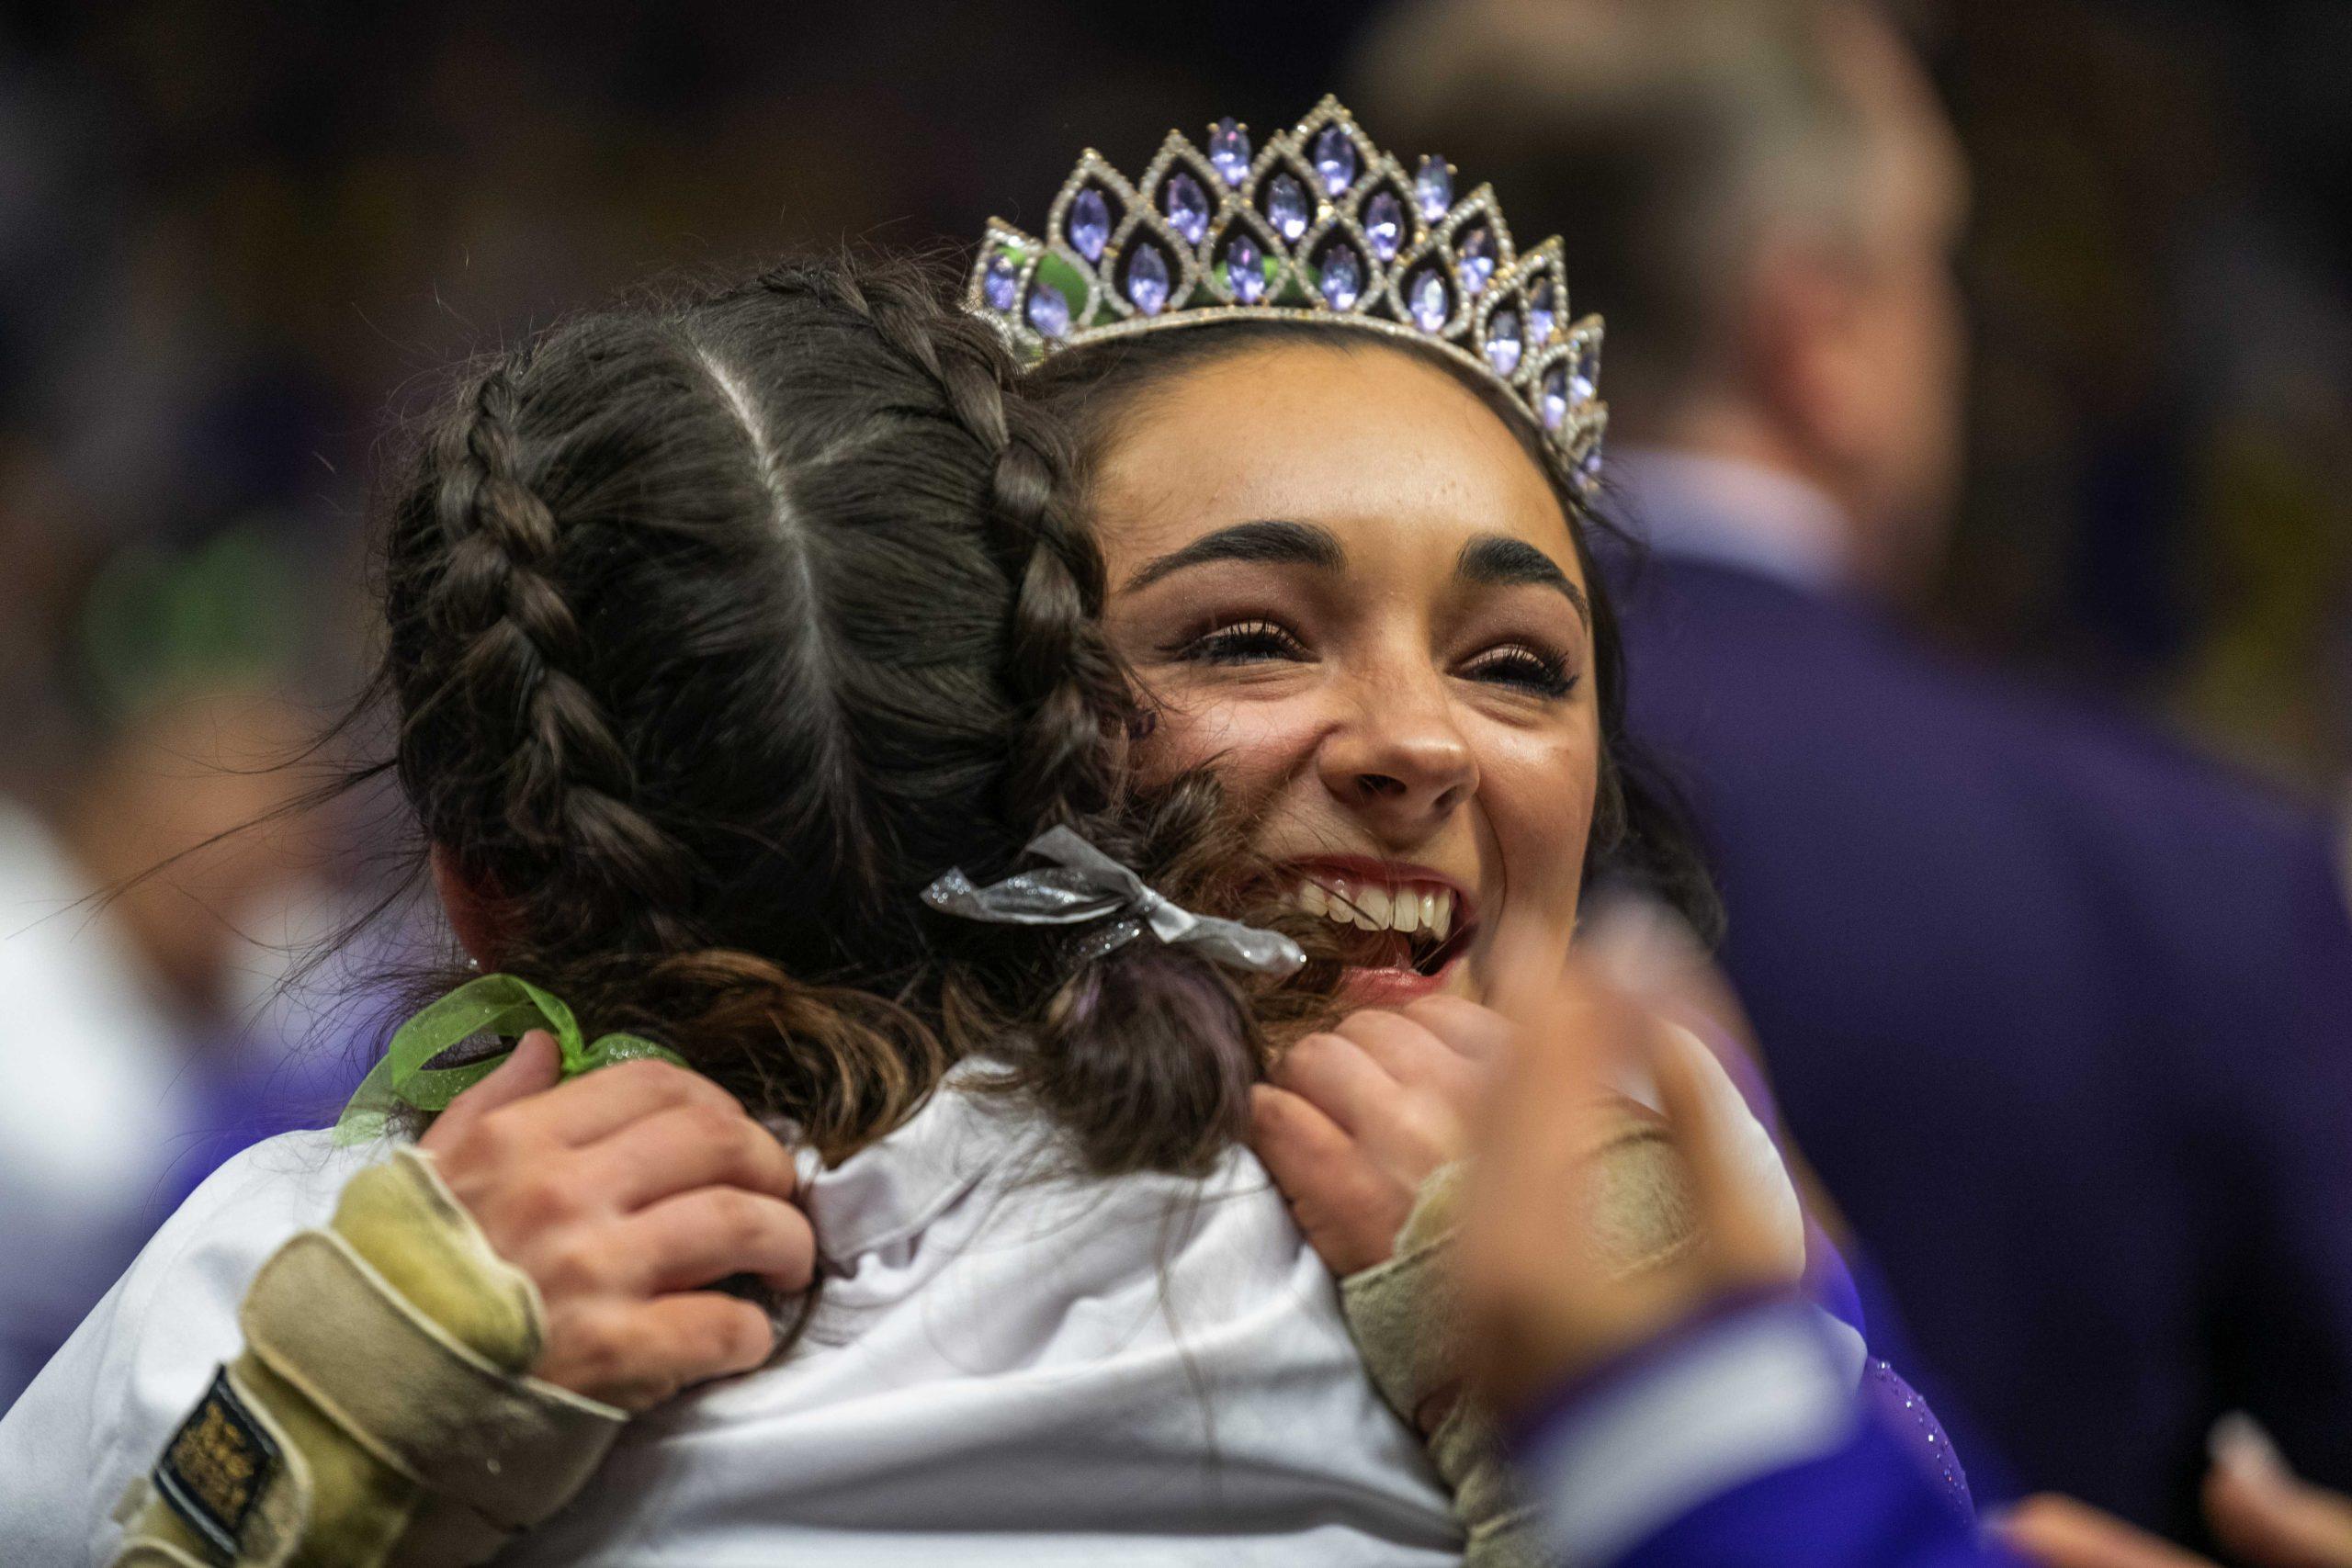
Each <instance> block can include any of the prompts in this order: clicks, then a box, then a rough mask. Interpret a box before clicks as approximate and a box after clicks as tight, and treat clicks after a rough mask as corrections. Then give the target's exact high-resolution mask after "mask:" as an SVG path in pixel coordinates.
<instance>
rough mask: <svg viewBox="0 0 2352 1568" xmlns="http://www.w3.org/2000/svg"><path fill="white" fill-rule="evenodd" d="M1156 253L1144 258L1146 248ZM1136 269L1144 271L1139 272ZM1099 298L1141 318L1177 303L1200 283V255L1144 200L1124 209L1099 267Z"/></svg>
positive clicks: (1172, 307)
mask: <svg viewBox="0 0 2352 1568" xmlns="http://www.w3.org/2000/svg"><path fill="white" fill-rule="evenodd" d="M1147 246H1148V247H1149V253H1148V254H1150V255H1151V256H1153V257H1154V258H1156V259H1155V260H1153V261H1150V262H1147V261H1146V259H1145V256H1146V254H1147V253H1146V252H1145V250H1144V247H1147ZM1138 268H1144V269H1146V270H1143V271H1138ZM1100 273H1101V276H1102V279H1103V299H1104V300H1105V301H1106V302H1107V303H1108V304H1109V305H1110V307H1111V309H1112V310H1114V311H1116V312H1117V313H1118V314H1119V315H1120V316H1122V317H1135V318H1141V319H1144V320H1149V319H1151V318H1154V317H1157V316H1161V315H1165V314H1166V313H1167V312H1168V311H1170V310H1175V309H1178V308H1180V307H1181V306H1182V304H1183V302H1184V301H1185V300H1186V299H1190V298H1191V297H1192V294H1193V289H1194V288H1197V287H1198V286H1199V284H1200V278H1201V265H1200V258H1199V257H1198V256H1196V255H1195V254H1193V247H1192V246H1191V245H1189V244H1186V243H1184V241H1183V239H1182V236H1180V235H1178V234H1177V233H1176V232H1175V231H1173V230H1172V229H1170V227H1169V224H1168V221H1167V220H1166V219H1164V218H1162V217H1161V216H1160V215H1159V213H1158V212H1156V211H1154V210H1153V209H1152V208H1151V207H1150V205H1149V204H1148V203H1147V202H1138V203H1136V205H1135V206H1134V207H1131V208H1129V209H1127V217H1126V220H1125V222H1123V223H1121V224H1120V225H1119V229H1118V231H1117V232H1116V233H1115V234H1114V235H1112V237H1111V245H1110V249H1109V250H1108V251H1107V252H1106V253H1105V254H1104V256H1103V266H1102V267H1101V269H1100Z"/></svg>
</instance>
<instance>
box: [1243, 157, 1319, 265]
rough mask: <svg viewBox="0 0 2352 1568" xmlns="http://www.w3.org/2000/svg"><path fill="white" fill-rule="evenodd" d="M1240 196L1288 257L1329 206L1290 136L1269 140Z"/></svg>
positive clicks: (1311, 170)
mask: <svg viewBox="0 0 2352 1568" xmlns="http://www.w3.org/2000/svg"><path fill="white" fill-rule="evenodd" d="M1239 195H1240V198H1241V205H1243V206H1246V207H1247V208H1249V209H1250V211H1252V212H1254V213H1256V214H1257V215H1258V217H1259V218H1261V219H1262V220H1264V221H1265V224H1266V227H1267V229H1268V230H1269V231H1272V234H1273V236H1274V238H1275V239H1276V240H1277V241H1279V242H1280V243H1281V245H1282V248H1283V251H1284V252H1286V253H1287V252H1290V251H1292V250H1294V249H1295V247H1296V246H1297V244H1298V242H1299V241H1301V240H1302V239H1304V238H1306V231H1308V230H1309V229H1312V228H1313V227H1315V225H1316V224H1317V222H1318V221H1320V220H1321V219H1322V217H1323V213H1324V209H1325V208H1327V207H1328V206H1329V203H1328V202H1325V201H1324V200H1323V199H1322V198H1321V196H1320V194H1319V191H1318V187H1317V185H1316V180H1315V171H1314V169H1313V168H1312V167H1310V166H1309V165H1308V164H1307V162H1306V159H1305V158H1303V157H1301V156H1300V155H1299V152H1298V149H1297V148H1296V147H1295V146H1293V145H1292V144H1291V141H1290V139H1289V136H1288V133H1287V132H1285V133H1283V134H1282V135H1278V136H1271V137H1268V138H1267V139H1266V145H1265V148H1264V150H1263V151H1261V152H1260V153H1259V154H1258V161H1257V163H1256V164H1253V165H1252V166H1251V168H1250V178H1249V180H1248V181H1247V182H1246V183H1244V184H1243V186H1242V187H1241V190H1240V192H1239Z"/></svg>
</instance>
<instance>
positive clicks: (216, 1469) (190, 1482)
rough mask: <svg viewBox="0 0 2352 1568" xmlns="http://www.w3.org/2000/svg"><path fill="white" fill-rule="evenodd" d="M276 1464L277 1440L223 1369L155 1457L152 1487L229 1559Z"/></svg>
mask: <svg viewBox="0 0 2352 1568" xmlns="http://www.w3.org/2000/svg"><path fill="white" fill-rule="evenodd" d="M277 1464H278V1454H277V1443H276V1442H274V1441H272V1440H271V1438H270V1436H269V1434H268V1433H267V1432H266V1431H264V1430H263V1429H262V1426H261V1423H260V1422H259V1421H256V1420H255V1419H254V1415H253V1412H252V1411H250V1410H248V1409H246V1408H245V1403H244V1401H243V1400H242V1399H239V1398H238V1397H237V1391H236V1390H235V1389H234V1388H232V1387H231V1386H230V1384H229V1370H228V1369H227V1368H226V1367H223V1368H221V1369H220V1371H216V1372H214V1373H213V1374H212V1386H211V1387H210V1388H209V1389H207V1390H206V1391H205V1394H204V1398H203V1399H202V1400H201V1401H199V1402H198V1404H197V1407H196V1408H195V1409H194V1410H193V1411H191V1412H189V1413H188V1417H187V1420H185V1421H183V1422H181V1423H180V1429H179V1430H178V1431H176V1432H175V1433H173V1434H172V1440H171V1442H170V1443H168V1444H167V1445H165V1447H164V1457H163V1458H162V1459H160V1460H158V1461H156V1462H155V1476H154V1481H155V1490H156V1491H157V1492H158V1493H160V1494H162V1495H163V1498H164V1501H165V1502H166V1503H169V1504H170V1505H171V1506H172V1510H173V1512H175V1513H176V1514H178V1515H179V1517H181V1518H183V1519H186V1520H187V1522H188V1525H189V1527H190V1528H191V1529H194V1530H195V1531H196V1532H197V1533H198V1535H201V1536H202V1537H204V1539H205V1540H209V1541H210V1542H211V1543H212V1544H213V1545H214V1546H216V1547H218V1548H219V1549H220V1551H221V1552H222V1553H223V1554H225V1555H227V1556H229V1557H232V1558H233V1557H235V1556H236V1555H237V1549H238V1545H239V1541H240V1539H241V1537H242V1536H243V1533H244V1528H245V1520H246V1519H247V1518H248V1517H251V1516H252V1514H253V1511H254V1504H255V1503H256V1502H258V1501H259V1500H260V1498H261V1495H262V1492H263V1491H264V1490H265V1489H266V1487H267V1486H268V1485H269V1481H270V1477H271V1476H273V1475H275V1474H276V1473H277Z"/></svg>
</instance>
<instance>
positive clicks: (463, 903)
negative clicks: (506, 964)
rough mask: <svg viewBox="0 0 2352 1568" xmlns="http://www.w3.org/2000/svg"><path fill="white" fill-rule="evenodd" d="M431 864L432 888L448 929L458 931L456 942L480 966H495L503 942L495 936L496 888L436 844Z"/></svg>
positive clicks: (496, 934)
mask: <svg viewBox="0 0 2352 1568" xmlns="http://www.w3.org/2000/svg"><path fill="white" fill-rule="evenodd" d="M431 864H432V867H433V891H434V892H435V893H436V894H438V895H440V898H441V908H442V909H443V910H444V911H446V912H447V915H448V917H449V929H450V930H451V931H456V932H457V933H458V946H460V947H462V948H464V949H465V950H466V956H467V957H469V958H470V959H472V960H473V961H474V962H475V963H476V964H480V965H481V967H482V968H484V969H495V968H497V967H498V960H499V956H500V954H501V953H503V952H504V951H505V945H506V944H505V943H504V942H501V941H500V940H499V939H498V922H497V920H496V919H494V918H493V917H492V909H493V908H495V907H496V904H497V893H496V890H495V889H494V888H492V886H491V885H490V882H489V880H488V879H487V878H485V877H479V876H475V875H472V874H469V873H468V872H467V871H466V869H465V868H464V867H463V866H461V865H459V864H458V857H457V856H456V855H455V854H453V853H451V852H449V851H448V850H447V848H446V847H444V846H442V845H440V844H435V845H434V846H433V850H432V854H431Z"/></svg>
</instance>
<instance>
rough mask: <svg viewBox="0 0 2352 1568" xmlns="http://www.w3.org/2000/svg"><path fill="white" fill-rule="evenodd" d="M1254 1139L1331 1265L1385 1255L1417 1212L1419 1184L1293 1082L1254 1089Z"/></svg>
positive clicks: (1365, 1264) (1353, 1268) (1343, 1271)
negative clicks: (1391, 1169) (1401, 1179)
mask: <svg viewBox="0 0 2352 1568" xmlns="http://www.w3.org/2000/svg"><path fill="white" fill-rule="evenodd" d="M1250 1148H1251V1149H1252V1150H1254V1151H1255V1152H1256V1154H1257V1156H1258V1157H1259V1159H1260V1160H1261V1161H1262V1162H1263V1163H1264V1164H1265V1167H1266V1169H1267V1172H1268V1173H1269V1174H1270V1175H1272V1177H1273V1179H1274V1185H1275V1186H1277V1187H1279V1188H1281V1189H1282V1192H1283V1198H1284V1199H1285V1200H1286V1201H1288V1202H1289V1204H1290V1207H1291V1213H1292V1214H1293V1216H1294V1217H1295V1218H1296V1220H1297V1221H1298V1228H1299V1229H1300V1230H1302V1231H1304V1232H1306V1238H1307V1240H1308V1241H1309V1242H1310V1243H1312V1244H1313V1246H1314V1247H1315V1250H1316V1252H1317V1255H1318V1256H1320V1257H1321V1258H1322V1259H1323V1261H1324V1263H1325V1265H1326V1266H1327V1267H1329V1269H1330V1270H1331V1271H1332V1272H1333V1273H1334V1274H1336V1275H1339V1276H1340V1278H1342V1279H1345V1278H1346V1277H1347V1276H1348V1275H1350V1274H1353V1273H1356V1272H1358V1271H1359V1270H1361V1269H1369V1268H1370V1267H1372V1265H1374V1264H1375V1263H1378V1262H1380V1261H1381V1260H1382V1259H1383V1258H1386V1257H1387V1256H1388V1255H1389V1253H1390V1252H1391V1251H1392V1250H1394V1248H1395V1247H1396V1245H1397V1232H1398V1231H1400V1230H1402V1229H1403V1228H1404V1225H1405V1221H1406V1219H1407V1217H1408V1215H1410V1213H1412V1206H1413V1192H1412V1190H1411V1189H1409V1188H1407V1187H1404V1186H1402V1185H1400V1184H1399V1183H1398V1182H1397V1181H1396V1180H1394V1179H1391V1178H1390V1177H1389V1176H1388V1175H1387V1174H1386V1173H1385V1172H1384V1171H1382V1170H1381V1169H1380V1168H1379V1167H1377V1166H1376V1165H1374V1163H1373V1162H1372V1160H1371V1158H1370V1157H1369V1156H1367V1155H1366V1154H1365V1153H1364V1151H1363V1148H1362V1146H1361V1145H1358V1144H1357V1143H1356V1141H1355V1140H1354V1139H1353V1138H1351V1137H1350V1136H1349V1135H1348V1134H1347V1132H1346V1130H1345V1129H1344V1128H1342V1127H1340V1124H1339V1123H1338V1122H1334V1121H1332V1120H1331V1118H1330V1117H1329V1116H1327V1115H1325V1114H1324V1113H1323V1112H1322V1111H1319V1110H1317V1108H1316V1107H1315V1106H1314V1105H1312V1104H1310V1103H1308V1101H1307V1100H1305V1099H1303V1098H1302V1097H1300V1096H1299V1095H1296V1094H1294V1093H1292V1092H1290V1091H1289V1090H1287V1089H1276V1088H1272V1087H1269V1086H1268V1085H1265V1084H1260V1085H1258V1086H1257V1087H1256V1088H1254V1089H1251V1090H1250Z"/></svg>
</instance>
